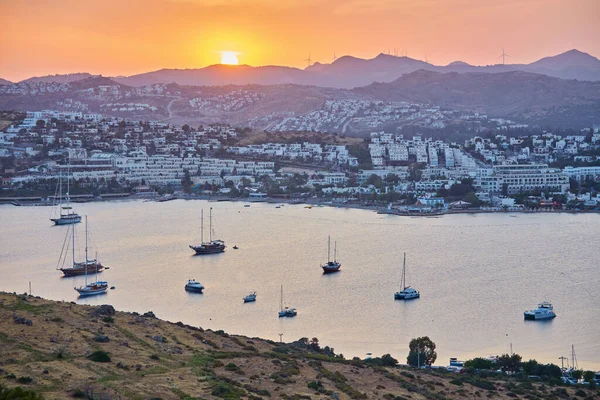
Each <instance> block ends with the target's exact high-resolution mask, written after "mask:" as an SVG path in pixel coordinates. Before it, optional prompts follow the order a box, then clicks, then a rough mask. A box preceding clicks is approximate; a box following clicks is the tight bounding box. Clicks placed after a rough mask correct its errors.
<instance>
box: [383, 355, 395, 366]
mask: <svg viewBox="0 0 600 400" xmlns="http://www.w3.org/2000/svg"><path fill="white" fill-rule="evenodd" d="M396 364H398V360H396V359H395V358H394V357H392V356H391V355H390V354H384V355H382V356H381V365H383V366H384V367H394V366H395V365H396Z"/></svg>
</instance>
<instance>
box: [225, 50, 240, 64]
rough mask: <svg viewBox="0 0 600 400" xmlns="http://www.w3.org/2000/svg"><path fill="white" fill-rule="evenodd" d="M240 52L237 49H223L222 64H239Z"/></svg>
mask: <svg viewBox="0 0 600 400" xmlns="http://www.w3.org/2000/svg"><path fill="white" fill-rule="evenodd" d="M237 55H238V53H236V52H235V51H222V52H221V64H226V65H238V58H237Z"/></svg>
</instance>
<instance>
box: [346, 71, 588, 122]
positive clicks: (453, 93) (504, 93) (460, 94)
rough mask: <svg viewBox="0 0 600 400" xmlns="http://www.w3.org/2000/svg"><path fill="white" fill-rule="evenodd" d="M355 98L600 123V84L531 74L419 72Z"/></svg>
mask: <svg viewBox="0 0 600 400" xmlns="http://www.w3.org/2000/svg"><path fill="white" fill-rule="evenodd" d="M353 92H354V93H356V94H358V95H360V96H367V97H370V98H372V99H377V100H384V101H417V102H423V103H429V104H436V105H438V106H441V107H447V108H453V109H460V110H470V111H477V112H480V113H486V114H490V115H491V116H502V117H509V118H514V119H516V120H518V121H524V122H530V123H542V124H543V123H547V122H544V121H547V120H548V119H549V118H555V117H556V116H557V115H558V116H560V115H562V116H563V118H564V121H561V120H556V121H555V123H554V125H555V126H564V127H577V126H583V127H585V126H591V125H592V124H595V123H598V122H600V82H581V81H576V80H565V79H558V78H552V77H549V76H545V75H539V74H533V73H529V72H504V73H496V74H486V73H460V74H459V73H456V72H451V73H439V72H431V71H425V70H420V71H415V72H413V73H410V74H407V75H404V76H402V77H401V78H398V79H397V80H395V81H393V82H390V83H374V84H371V85H369V86H365V87H362V88H356V89H354V90H353Z"/></svg>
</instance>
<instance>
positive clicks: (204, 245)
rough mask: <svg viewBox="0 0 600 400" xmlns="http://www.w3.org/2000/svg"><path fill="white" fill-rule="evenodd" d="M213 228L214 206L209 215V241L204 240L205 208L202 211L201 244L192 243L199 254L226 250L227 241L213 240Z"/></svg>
mask: <svg viewBox="0 0 600 400" xmlns="http://www.w3.org/2000/svg"><path fill="white" fill-rule="evenodd" d="M212 235H213V229H212V207H211V208H210V215H209V241H208V242H205V241H204V210H202V211H201V213H200V244H191V245H190V249H192V250H194V251H195V252H196V254H197V255H204V254H215V253H222V252H224V251H225V247H226V246H225V242H224V241H222V240H213V238H212Z"/></svg>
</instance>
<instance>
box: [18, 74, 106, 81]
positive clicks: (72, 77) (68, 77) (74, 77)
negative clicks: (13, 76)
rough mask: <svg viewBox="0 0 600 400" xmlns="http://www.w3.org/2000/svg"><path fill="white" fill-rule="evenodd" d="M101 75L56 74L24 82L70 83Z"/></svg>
mask: <svg viewBox="0 0 600 400" xmlns="http://www.w3.org/2000/svg"><path fill="white" fill-rule="evenodd" d="M94 76H99V75H92V74H88V73H87V72H80V73H74V74H56V75H47V76H35V77H33V78H29V79H25V80H22V81H21V82H24V83H35V82H45V83H51V82H56V83H70V82H75V81H79V80H82V79H86V78H91V77H94Z"/></svg>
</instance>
